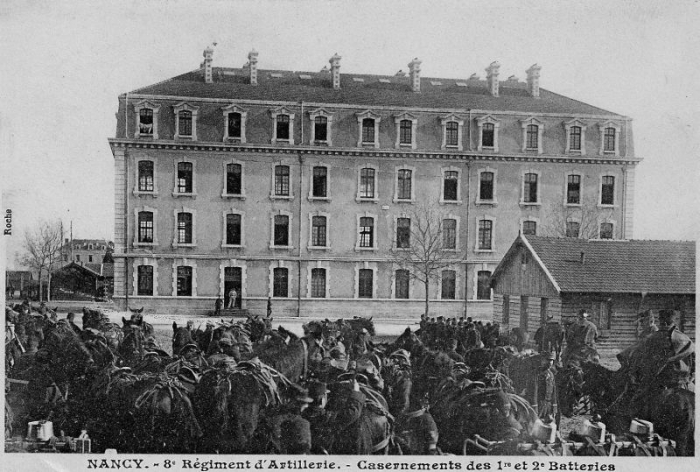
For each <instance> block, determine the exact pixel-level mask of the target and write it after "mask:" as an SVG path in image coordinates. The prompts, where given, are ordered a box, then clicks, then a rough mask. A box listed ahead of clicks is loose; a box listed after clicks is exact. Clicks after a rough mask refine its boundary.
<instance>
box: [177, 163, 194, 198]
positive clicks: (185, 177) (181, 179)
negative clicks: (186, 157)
mask: <svg viewBox="0 0 700 472" xmlns="http://www.w3.org/2000/svg"><path fill="white" fill-rule="evenodd" d="M177 192H178V193H192V163H191V162H178V163H177Z"/></svg>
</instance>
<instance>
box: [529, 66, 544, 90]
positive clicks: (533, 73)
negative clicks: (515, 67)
mask: <svg viewBox="0 0 700 472" xmlns="http://www.w3.org/2000/svg"><path fill="white" fill-rule="evenodd" d="M541 69H542V67H541V66H538V65H537V64H533V65H532V66H531V67H530V68H529V69H528V70H527V91H528V92H529V93H530V95H531V96H533V97H535V98H539V97H540V70H541Z"/></svg>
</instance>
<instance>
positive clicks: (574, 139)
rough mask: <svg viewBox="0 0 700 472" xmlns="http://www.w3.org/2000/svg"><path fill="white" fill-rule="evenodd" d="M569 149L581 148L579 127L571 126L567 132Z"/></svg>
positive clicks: (576, 149) (578, 149)
mask: <svg viewBox="0 0 700 472" xmlns="http://www.w3.org/2000/svg"><path fill="white" fill-rule="evenodd" d="M569 149H571V150H572V151H580V150H581V127H580V126H572V127H571V131H570V132H569Z"/></svg>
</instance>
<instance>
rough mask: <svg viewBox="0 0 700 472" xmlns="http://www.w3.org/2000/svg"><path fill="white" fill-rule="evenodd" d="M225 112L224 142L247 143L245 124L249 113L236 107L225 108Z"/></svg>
mask: <svg viewBox="0 0 700 472" xmlns="http://www.w3.org/2000/svg"><path fill="white" fill-rule="evenodd" d="M223 112H224V121H225V126H224V142H227V141H233V142H238V143H245V122H246V117H247V113H246V111H245V110H243V109H242V108H239V107H238V106H236V105H229V106H227V107H225V108H223Z"/></svg>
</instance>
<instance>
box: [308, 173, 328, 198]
mask: <svg viewBox="0 0 700 472" xmlns="http://www.w3.org/2000/svg"><path fill="white" fill-rule="evenodd" d="M327 184H328V169H327V168H325V167H314V170H313V183H312V185H313V188H312V195H313V196H314V197H319V198H325V197H327V196H328V189H327Z"/></svg>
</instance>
